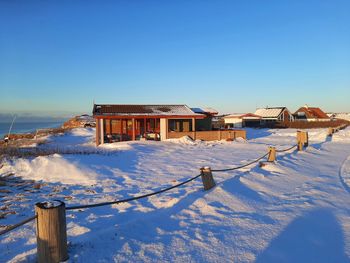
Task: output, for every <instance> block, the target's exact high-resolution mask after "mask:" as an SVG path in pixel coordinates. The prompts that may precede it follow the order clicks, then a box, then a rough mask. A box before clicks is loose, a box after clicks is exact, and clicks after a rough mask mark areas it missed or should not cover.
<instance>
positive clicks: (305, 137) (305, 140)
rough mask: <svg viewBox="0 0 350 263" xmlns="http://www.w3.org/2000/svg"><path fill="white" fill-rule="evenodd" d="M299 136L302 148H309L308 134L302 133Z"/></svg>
mask: <svg viewBox="0 0 350 263" xmlns="http://www.w3.org/2000/svg"><path fill="white" fill-rule="evenodd" d="M300 136H301V138H300V139H301V142H302V144H303V146H304V147H307V146H309V134H308V132H306V131H302V132H301V135H300Z"/></svg>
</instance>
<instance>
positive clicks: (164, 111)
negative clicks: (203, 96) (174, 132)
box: [93, 104, 203, 117]
mask: <svg viewBox="0 0 350 263" xmlns="http://www.w3.org/2000/svg"><path fill="white" fill-rule="evenodd" d="M93 114H94V115H108V116H110V115H112V116H113V115H118V116H120V115H122V116H129V115H139V116H193V117H202V116H203V115H202V114H197V113H194V112H193V111H192V110H191V109H190V108H189V107H188V106H187V105H126V104H108V105H107V104H95V105H94V109H93Z"/></svg>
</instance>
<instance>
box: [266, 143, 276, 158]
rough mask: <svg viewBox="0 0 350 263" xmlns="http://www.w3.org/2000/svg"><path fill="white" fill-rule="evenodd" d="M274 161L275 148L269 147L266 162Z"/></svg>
mask: <svg viewBox="0 0 350 263" xmlns="http://www.w3.org/2000/svg"><path fill="white" fill-rule="evenodd" d="M275 160H276V148H275V147H271V146H270V147H269V156H268V157H267V161H268V162H274V161H275Z"/></svg>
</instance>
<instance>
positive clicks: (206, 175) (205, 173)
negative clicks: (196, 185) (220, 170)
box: [200, 167, 215, 191]
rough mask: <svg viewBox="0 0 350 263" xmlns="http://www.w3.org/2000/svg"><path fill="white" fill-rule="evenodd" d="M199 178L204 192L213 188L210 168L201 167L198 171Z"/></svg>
mask: <svg viewBox="0 0 350 263" xmlns="http://www.w3.org/2000/svg"><path fill="white" fill-rule="evenodd" d="M200 171H201V177H202V182H203V187H204V190H206V191H207V190H209V189H211V188H213V187H214V186H215V181H214V178H213V174H212V173H211V169H210V167H203V168H201V169H200Z"/></svg>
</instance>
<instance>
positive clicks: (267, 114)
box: [254, 107, 286, 118]
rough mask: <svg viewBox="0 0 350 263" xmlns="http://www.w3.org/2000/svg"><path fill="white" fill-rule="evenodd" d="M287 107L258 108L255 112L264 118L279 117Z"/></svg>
mask: <svg viewBox="0 0 350 263" xmlns="http://www.w3.org/2000/svg"><path fill="white" fill-rule="evenodd" d="M285 109H286V107H274V108H261V109H257V110H256V111H255V113H254V114H255V115H259V116H261V117H262V118H278V116H280V114H281V113H282V112H283V111H284V110H285Z"/></svg>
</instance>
